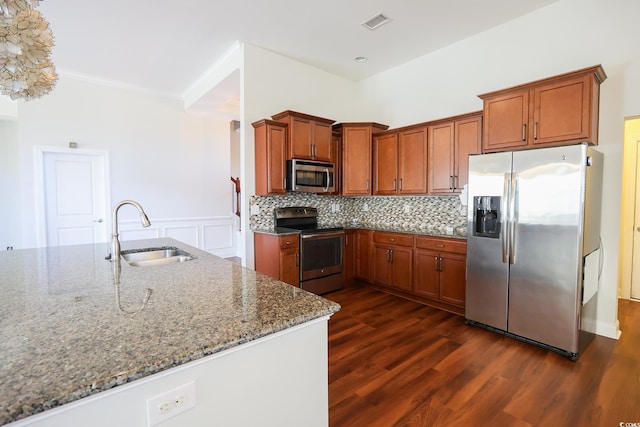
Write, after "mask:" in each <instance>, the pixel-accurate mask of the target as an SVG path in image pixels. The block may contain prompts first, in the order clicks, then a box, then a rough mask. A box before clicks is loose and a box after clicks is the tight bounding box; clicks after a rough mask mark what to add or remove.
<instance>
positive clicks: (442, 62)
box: [360, 0, 640, 337]
mask: <svg viewBox="0 0 640 427" xmlns="http://www.w3.org/2000/svg"><path fill="white" fill-rule="evenodd" d="M638 16H640V2H637V1H635V0H616V1H612V2H608V3H607V4H606V7H603V4H602V2H600V1H596V0H562V1H560V2H557V3H554V4H552V5H550V6H547V7H545V8H542V9H540V10H538V11H535V12H533V13H531V14H529V15H527V16H524V17H522V18H519V19H516V20H514V21H511V22H509V23H506V24H504V25H502V26H500V27H497V28H494V29H491V30H489V31H486V32H484V33H482V34H480V35H477V36H475V37H472V38H469V39H467V40H464V41H462V42H459V43H457V44H455V45H452V46H450V47H448V48H446V49H442V50H440V51H437V52H435V53H433V54H430V55H426V56H423V57H421V58H418V59H416V60H414V61H412V62H410V63H407V64H405V65H403V66H401V67H398V68H395V69H393V70H389V71H387V72H385V73H381V74H379V75H377V76H374V77H372V78H370V79H368V80H366V81H363V82H362V85H361V87H360V91H361V94H362V101H363V104H362V107H363V108H367V109H368V113H369V117H370V119H369V120H375V121H379V122H381V123H388V124H390V125H391V126H392V127H397V126H401V125H406V124H410V123H416V122H420V121H425V120H430V119H435V118H440V117H446V116H450V115H454V114H460V113H465V112H468V111H473V110H479V109H481V108H482V102H481V101H480V99H479V98H477V96H476V95H478V94H482V93H486V92H491V91H494V90H498V89H502V88H507V87H510V86H515V85H518V84H521V83H526V82H528V81H532V80H537V79H541V78H545V77H549V76H553V75H555V74H561V73H564V72H568V71H572V70H575V69H579V68H584V67H588V66H591V65H595V64H602V65H603V67H604V69H605V71H606V73H607V75H608V79H607V80H606V81H605V82H604V83H603V85H602V86H601V98H600V134H599V138H600V146H599V150H600V151H602V152H603V153H604V154H605V169H604V174H605V178H604V197H603V203H602V206H603V218H602V240H603V244H604V248H605V257H606V258H605V264H604V269H603V273H602V280H601V284H600V286H601V289H600V294H599V299H598V304H599V308H598V319H599V324H598V332H599V333H600V334H604V335H607V336H612V337H613V336H616V333H617V325H616V322H617V283H618V277H617V275H618V270H617V266H618V262H617V260H618V232H619V223H618V219H619V217H620V183H621V167H622V147H623V127H624V117H626V116H633V115H637V114H640V55H639V53H638V52H640V51H639V49H638V40H640V26H638V25H637V22H636V21H637V17H638Z"/></svg>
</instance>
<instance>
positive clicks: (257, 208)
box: [250, 205, 260, 215]
mask: <svg viewBox="0 0 640 427" xmlns="http://www.w3.org/2000/svg"><path fill="white" fill-rule="evenodd" d="M250 212H251V215H258V214H259V213H260V205H251V208H250Z"/></svg>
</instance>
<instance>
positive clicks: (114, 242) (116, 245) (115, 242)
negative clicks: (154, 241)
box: [110, 200, 151, 261]
mask: <svg viewBox="0 0 640 427" xmlns="http://www.w3.org/2000/svg"><path fill="white" fill-rule="evenodd" d="M124 205H133V206H135V207H136V209H138V213H139V214H140V222H142V226H143V227H148V226H150V225H151V222H150V221H149V218H148V217H147V214H146V213H144V209H142V206H141V205H140V203H138V202H136V201H134V200H123V201H121V202H119V203H117V204H116V205H115V206H114V207H113V217H112V219H111V227H112V228H111V258H110V259H111V261H119V260H120V240H119V239H118V210H119V209H120V207H122V206H124Z"/></svg>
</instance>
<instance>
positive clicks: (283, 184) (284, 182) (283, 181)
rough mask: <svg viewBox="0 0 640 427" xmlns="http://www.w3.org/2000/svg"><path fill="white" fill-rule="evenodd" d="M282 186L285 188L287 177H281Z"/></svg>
mask: <svg viewBox="0 0 640 427" xmlns="http://www.w3.org/2000/svg"><path fill="white" fill-rule="evenodd" d="M282 188H284V189H285V190H286V189H287V177H286V176H285V177H284V178H282Z"/></svg>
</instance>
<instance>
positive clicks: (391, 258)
mask: <svg viewBox="0 0 640 427" xmlns="http://www.w3.org/2000/svg"><path fill="white" fill-rule="evenodd" d="M389 261H391V262H393V249H389Z"/></svg>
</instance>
